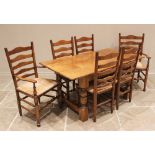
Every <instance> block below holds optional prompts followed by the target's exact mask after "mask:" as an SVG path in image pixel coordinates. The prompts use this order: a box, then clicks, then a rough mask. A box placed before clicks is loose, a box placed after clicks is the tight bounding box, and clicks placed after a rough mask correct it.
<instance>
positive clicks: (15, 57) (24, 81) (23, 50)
mask: <svg viewBox="0 0 155 155" xmlns="http://www.w3.org/2000/svg"><path fill="white" fill-rule="evenodd" d="M5 53H6V57H7V60H8V64H9V67H10V71H11V75H12V78H13V82H14V86H15V91H16V96H17V104H18V109H19V114H20V116H22V109H25V110H27V111H28V112H30V113H32V114H34V115H35V118H36V122H37V126H38V127H39V126H40V112H41V110H42V109H44V108H45V107H46V106H47V105H49V104H50V103H52V102H53V101H54V100H55V99H56V98H57V97H56V96H53V95H48V94H47V93H49V92H50V91H57V90H56V87H57V82H56V81H55V80H52V79H45V78H39V77H38V71H37V65H36V60H35V53H34V46H33V42H31V45H30V46H27V47H16V48H14V49H13V50H8V49H7V48H5ZM21 96H23V97H21ZM42 96H46V97H48V98H50V100H49V101H48V102H47V103H45V104H44V105H43V106H41V102H40V99H41V97H42ZM30 98H31V99H33V103H32V102H30V101H28V100H27V99H30ZM26 104H27V105H26ZM30 107H31V108H30Z"/></svg>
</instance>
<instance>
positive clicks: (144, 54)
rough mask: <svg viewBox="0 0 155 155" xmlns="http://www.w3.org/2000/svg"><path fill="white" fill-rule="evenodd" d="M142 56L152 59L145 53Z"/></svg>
mask: <svg viewBox="0 0 155 155" xmlns="http://www.w3.org/2000/svg"><path fill="white" fill-rule="evenodd" d="M142 56H145V57H146V58H147V59H151V57H150V56H149V55H147V54H146V53H143V54H142Z"/></svg>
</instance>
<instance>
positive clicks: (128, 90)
mask: <svg viewBox="0 0 155 155" xmlns="http://www.w3.org/2000/svg"><path fill="white" fill-rule="evenodd" d="M141 45H142V44H140V43H139V45H138V48H133V47H132V48H129V47H121V48H120V53H121V58H120V65H119V71H118V79H117V92H116V109H117V110H118V108H119V98H120V97H121V96H124V95H126V96H127V97H129V102H131V99H132V90H133V87H132V86H133V80H134V73H135V70H136V65H137V61H138V57H139V53H140V50H141Z"/></svg>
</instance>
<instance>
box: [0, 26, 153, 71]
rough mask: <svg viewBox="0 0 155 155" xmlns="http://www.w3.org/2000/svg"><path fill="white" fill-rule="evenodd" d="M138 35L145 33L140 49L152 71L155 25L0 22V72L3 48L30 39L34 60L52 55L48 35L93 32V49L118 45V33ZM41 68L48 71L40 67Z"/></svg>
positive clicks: (25, 43)
mask: <svg viewBox="0 0 155 155" xmlns="http://www.w3.org/2000/svg"><path fill="white" fill-rule="evenodd" d="M119 32H120V33H122V34H125V35H126V34H133V35H141V34H142V33H145V40H144V51H146V53H147V54H149V55H150V56H151V57H152V59H151V65H150V73H155V63H154V62H155V25H148V24H146V25H145V24H140V25H134V24H127V25H123V24H121V25H120V24H118V25H117V24H84V25H83V24H76V25H75V24H73V25H72V24H58V25H57V24H50V25H44V24H43V25H31V24H26V25H11V24H10V25H0V58H1V59H0V74H5V73H6V74H7V73H10V71H9V68H8V63H7V60H6V56H5V52H4V48H5V47H7V48H8V49H9V50H11V49H13V48H15V47H17V46H29V45H30V42H31V41H33V42H34V48H35V54H36V60H37V63H39V62H40V61H42V60H48V59H52V54H51V49H50V42H49V41H50V39H52V40H53V41H57V40H61V39H66V40H68V39H70V37H71V36H74V35H76V36H90V35H91V34H92V33H93V34H94V35H95V50H100V49H103V48H116V49H118V33H119ZM41 72H50V71H49V70H46V69H45V70H41Z"/></svg>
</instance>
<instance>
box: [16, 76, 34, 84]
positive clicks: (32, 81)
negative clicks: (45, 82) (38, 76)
mask: <svg viewBox="0 0 155 155" xmlns="http://www.w3.org/2000/svg"><path fill="white" fill-rule="evenodd" d="M16 78H17V79H19V80H22V81H27V82H31V83H37V81H36V80H34V79H30V78H23V77H21V76H16Z"/></svg>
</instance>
